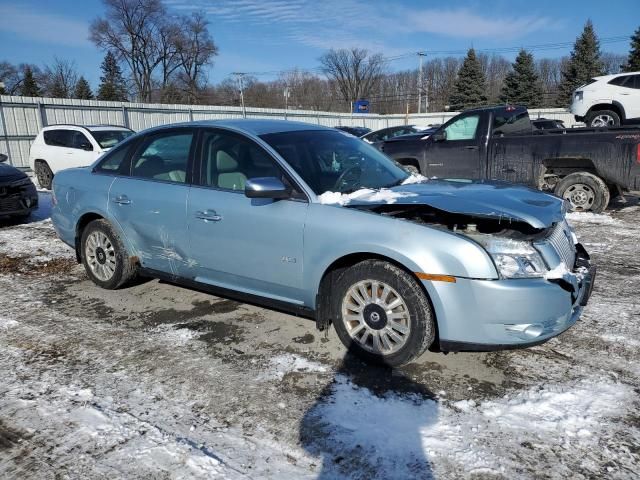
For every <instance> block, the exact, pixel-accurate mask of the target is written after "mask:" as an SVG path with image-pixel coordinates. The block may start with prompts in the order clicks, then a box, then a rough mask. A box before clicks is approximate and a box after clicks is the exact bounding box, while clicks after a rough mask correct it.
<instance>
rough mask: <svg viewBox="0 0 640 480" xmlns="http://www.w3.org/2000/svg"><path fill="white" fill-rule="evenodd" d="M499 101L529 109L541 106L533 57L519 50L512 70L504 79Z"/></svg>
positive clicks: (539, 86)
mask: <svg viewBox="0 0 640 480" xmlns="http://www.w3.org/2000/svg"><path fill="white" fill-rule="evenodd" d="M500 100H502V101H503V102H505V103H517V104H519V105H525V106H527V107H529V108H538V107H540V106H542V84H541V83H540V79H539V78H538V74H537V73H536V69H535V64H534V62H533V55H532V54H530V53H528V52H527V51H526V50H524V49H523V50H520V53H518V56H517V57H516V61H515V62H514V63H513V65H512V70H511V71H510V72H509V73H508V74H507V76H506V77H505V79H504V85H503V87H502V94H501V95H500Z"/></svg>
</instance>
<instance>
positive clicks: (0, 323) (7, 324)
mask: <svg viewBox="0 0 640 480" xmlns="http://www.w3.org/2000/svg"><path fill="white" fill-rule="evenodd" d="M17 325H18V322H16V321H15V320H12V319H11V318H5V317H0V330H8V329H10V328H12V327H15V326H17Z"/></svg>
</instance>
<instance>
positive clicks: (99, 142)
mask: <svg viewBox="0 0 640 480" xmlns="http://www.w3.org/2000/svg"><path fill="white" fill-rule="evenodd" d="M134 133H135V132H133V130H130V129H128V128H125V127H118V126H112V125H87V126H80V125H52V126H50V127H45V128H43V129H42V130H41V131H40V133H39V134H38V136H37V137H36V139H35V140H34V141H33V143H32V144H31V150H30V151H29V164H30V166H31V169H32V170H33V171H34V172H35V174H36V177H37V178H38V183H39V184H40V187H41V188H46V189H51V182H52V180H53V176H54V175H55V174H56V173H57V172H59V171H60V170H63V169H65V168H72V167H84V166H87V165H91V164H92V163H93V162H94V161H95V160H96V159H97V158H98V157H99V156H100V155H102V154H103V153H104V152H106V151H107V150H109V149H110V148H111V147H113V146H114V145H115V144H116V143H118V142H121V141H122V140H124V139H125V138H127V137H128V136H130V135H133V134H134Z"/></svg>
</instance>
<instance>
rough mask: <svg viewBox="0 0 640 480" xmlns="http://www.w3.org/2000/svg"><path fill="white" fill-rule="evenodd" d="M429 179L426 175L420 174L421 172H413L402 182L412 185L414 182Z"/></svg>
mask: <svg viewBox="0 0 640 480" xmlns="http://www.w3.org/2000/svg"><path fill="white" fill-rule="evenodd" d="M428 180H429V179H428V178H427V177H425V176H424V175H420V174H419V173H412V174H411V175H409V176H408V177H407V178H405V180H404V181H403V182H402V185H411V184H413V183H422V182H426V181H428Z"/></svg>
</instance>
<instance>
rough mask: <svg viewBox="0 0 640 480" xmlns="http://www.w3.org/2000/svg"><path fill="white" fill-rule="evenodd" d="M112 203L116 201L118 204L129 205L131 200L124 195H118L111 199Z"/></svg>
mask: <svg viewBox="0 0 640 480" xmlns="http://www.w3.org/2000/svg"><path fill="white" fill-rule="evenodd" d="M113 203H117V204H118V205H129V204H131V200H129V197H127V196H126V195H118V196H117V197H116V198H114V199H113Z"/></svg>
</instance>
